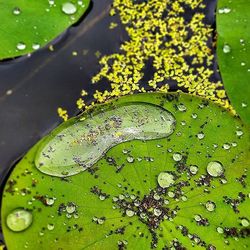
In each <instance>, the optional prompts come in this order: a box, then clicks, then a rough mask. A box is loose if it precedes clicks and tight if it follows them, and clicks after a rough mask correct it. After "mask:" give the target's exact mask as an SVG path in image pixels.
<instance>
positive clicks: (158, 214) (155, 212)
mask: <svg viewBox="0 0 250 250" xmlns="http://www.w3.org/2000/svg"><path fill="white" fill-rule="evenodd" d="M161 214H162V211H161V210H160V209H158V208H154V215H155V216H160V215H161Z"/></svg>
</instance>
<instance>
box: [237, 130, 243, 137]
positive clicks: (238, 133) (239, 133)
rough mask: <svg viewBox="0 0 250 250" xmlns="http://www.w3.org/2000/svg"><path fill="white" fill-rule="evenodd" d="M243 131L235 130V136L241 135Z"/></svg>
mask: <svg viewBox="0 0 250 250" xmlns="http://www.w3.org/2000/svg"><path fill="white" fill-rule="evenodd" d="M243 134H244V133H243V131H241V130H236V135H237V136H242V135H243Z"/></svg>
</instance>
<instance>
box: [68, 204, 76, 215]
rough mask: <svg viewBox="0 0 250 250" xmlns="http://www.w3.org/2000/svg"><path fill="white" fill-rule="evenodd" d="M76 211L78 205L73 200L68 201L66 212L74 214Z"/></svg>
mask: <svg viewBox="0 0 250 250" xmlns="http://www.w3.org/2000/svg"><path fill="white" fill-rule="evenodd" d="M75 211H76V205H75V204H74V203H73V202H70V203H68V205H67V206H66V212H67V213H69V214H73V213H74V212H75Z"/></svg>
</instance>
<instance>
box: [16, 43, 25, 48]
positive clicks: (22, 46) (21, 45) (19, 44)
mask: <svg viewBox="0 0 250 250" xmlns="http://www.w3.org/2000/svg"><path fill="white" fill-rule="evenodd" d="M16 48H17V49H18V50H25V49H26V44H25V43H23V42H20V43H18V44H17V46H16Z"/></svg>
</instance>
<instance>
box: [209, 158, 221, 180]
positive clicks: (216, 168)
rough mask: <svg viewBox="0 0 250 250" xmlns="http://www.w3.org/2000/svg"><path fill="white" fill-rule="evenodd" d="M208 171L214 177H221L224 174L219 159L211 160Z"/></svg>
mask: <svg viewBox="0 0 250 250" xmlns="http://www.w3.org/2000/svg"><path fill="white" fill-rule="evenodd" d="M207 172H208V174H209V175H211V176H213V177H219V176H221V175H222V174H223V172H224V168H223V165H222V164H221V163H220V162H218V161H211V162H209V163H208V165H207Z"/></svg>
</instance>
